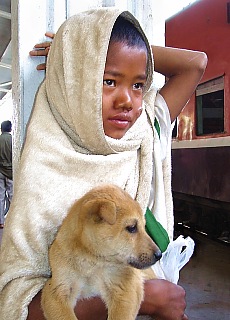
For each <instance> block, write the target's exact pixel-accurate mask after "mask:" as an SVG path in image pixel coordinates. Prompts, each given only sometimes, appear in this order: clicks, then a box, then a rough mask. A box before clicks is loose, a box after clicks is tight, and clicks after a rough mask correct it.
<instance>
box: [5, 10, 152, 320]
mask: <svg viewBox="0 0 230 320" xmlns="http://www.w3.org/2000/svg"><path fill="white" fill-rule="evenodd" d="M120 14H121V12H120V11H119V10H117V9H109V8H106V9H98V10H92V11H88V12H85V13H80V14H78V15H76V16H73V17H71V18H70V19H68V20H67V21H66V22H65V23H64V24H63V25H62V26H61V27H60V29H59V30H58V32H57V34H56V36H55V39H54V41H53V44H52V47H51V50H50V53H49V58H48V63H47V74H46V79H45V80H44V81H43V83H42V84H41V86H40V88H39V90H38V93H37V96H36V99H35V105H34V109H33V112H32V115H31V119H30V122H29V125H28V130H27V136H26V141H25V145H24V149H23V152H22V156H21V162H20V170H19V172H18V174H17V179H16V181H15V188H14V197H13V202H12V204H11V208H10V212H9V214H8V217H7V221H6V226H5V229H4V235H3V239H2V248H1V261H0V268H1V275H0V305H1V319H2V320H6V319H7V320H8V319H10V320H19V319H20V320H22V319H26V317H27V306H28V304H29V302H30V301H31V300H32V298H33V296H34V295H35V294H36V293H37V292H38V291H39V290H41V288H42V287H43V285H44V282H45V281H46V279H47V277H49V276H50V269H49V263H48V247H49V245H50V243H51V242H52V241H53V239H54V237H55V234H56V232H57V229H58V227H59V226H60V224H61V222H62V220H63V218H64V217H65V215H66V213H67V211H68V209H69V207H70V206H71V204H72V203H73V202H74V201H75V199H78V198H80V197H81V196H82V195H83V194H84V193H85V192H87V191H88V190H89V189H91V188H92V187H94V186H96V185H99V184H103V183H113V184H117V185H119V186H120V187H122V188H124V189H126V190H127V191H128V192H129V193H130V194H131V196H132V197H133V198H134V199H136V200H137V201H138V202H139V203H140V205H141V207H142V209H143V213H144V212H145V209H146V207H147V205H148V201H149V195H150V189H151V180H152V163H153V144H154V141H153V124H152V121H151V119H154V101H155V93H154V92H153V91H152V90H150V86H151V82H152V74H153V62H152V57H151V50H150V47H149V45H148V42H147V39H146V38H145V35H144V34H143V31H142V30H141V28H140V26H139V24H138V22H137V21H136V19H135V18H134V17H133V16H132V15H131V14H130V13H128V12H124V13H122V15H124V17H126V18H127V19H129V20H130V21H131V22H132V23H133V24H135V26H136V27H137V28H138V29H139V30H140V32H141V33H142V34H143V37H144V39H145V41H146V45H147V49H148V66H147V70H148V73H147V74H148V77H147V84H146V93H145V94H146V101H147V97H148V105H146V108H145V104H144V105H143V110H144V111H143V112H142V115H141V116H140V117H139V118H138V120H137V121H136V123H135V124H134V125H133V127H132V128H131V129H130V130H128V132H127V133H126V134H125V136H124V137H123V138H122V139H120V140H115V139H112V138H109V137H106V136H105V134H104V130H103V123H102V84H103V73H104V67H105V61H106V54H107V49H108V44H109V39H110V34H111V30H112V27H113V24H114V22H115V20H116V19H117V17H118V16H119V15H120ZM149 104H150V105H152V106H150V105H149Z"/></svg>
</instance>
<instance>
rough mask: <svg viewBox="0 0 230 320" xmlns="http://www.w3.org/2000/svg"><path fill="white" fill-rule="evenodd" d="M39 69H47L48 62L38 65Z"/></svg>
mask: <svg viewBox="0 0 230 320" xmlns="http://www.w3.org/2000/svg"><path fill="white" fill-rule="evenodd" d="M36 69H37V70H45V69H46V64H45V63H41V64H38V65H37V68H36Z"/></svg>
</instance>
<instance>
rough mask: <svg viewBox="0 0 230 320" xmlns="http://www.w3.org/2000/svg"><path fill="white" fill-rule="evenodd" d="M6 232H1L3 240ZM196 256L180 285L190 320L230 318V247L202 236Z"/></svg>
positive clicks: (198, 238)
mask: <svg viewBox="0 0 230 320" xmlns="http://www.w3.org/2000/svg"><path fill="white" fill-rule="evenodd" d="M2 232H3V230H2V229H0V241H1V238H2ZM187 235H190V236H191V237H192V238H193V239H194V240H195V243H196V247H195V251H194V255H193V257H192V258H191V260H190V261H189V263H188V264H187V265H186V266H185V267H184V268H183V269H182V270H181V273H180V281H179V284H180V285H181V286H182V287H184V288H185V290H186V292H187V310H186V314H187V315H188V316H189V320H229V319H230V247H229V246H226V245H223V244H221V243H217V242H214V241H212V240H209V239H207V238H205V237H203V236H200V235H192V234H187Z"/></svg>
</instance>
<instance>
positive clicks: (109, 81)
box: [103, 79, 115, 87]
mask: <svg viewBox="0 0 230 320" xmlns="http://www.w3.org/2000/svg"><path fill="white" fill-rule="evenodd" d="M103 84H104V85H105V86H108V87H115V81H114V80H110V79H108V80H103Z"/></svg>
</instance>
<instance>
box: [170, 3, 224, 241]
mask: <svg viewBox="0 0 230 320" xmlns="http://www.w3.org/2000/svg"><path fill="white" fill-rule="evenodd" d="M229 39H230V2H229V1H226V0H200V1H196V2H195V3H194V4H192V5H190V6H189V7H187V8H186V9H184V10H183V11H181V12H180V13H179V14H177V15H175V16H173V17H172V18H171V19H169V20H168V21H166V45H167V46H173V47H181V48H187V49H193V50H201V51H204V52H206V53H207V55H208V58H209V62H208V67H207V70H206V72H205V74H204V77H203V79H202V80H201V83H200V85H199V86H198V87H197V89H196V93H195V94H194V96H193V97H192V99H191V101H190V102H189V103H188V105H187V106H186V107H185V109H184V110H183V112H182V113H181V115H180V116H179V117H178V120H177V126H176V128H175V130H174V133H173V136H174V138H173V147H172V156H173V181H172V183H173V197H174V206H175V217H176V220H177V221H179V222H182V223H183V224H184V225H187V226H190V227H194V228H195V229H196V230H199V231H201V232H204V233H206V234H208V235H210V236H212V237H215V238H217V239H219V240H222V241H226V242H230V235H229V234H230V59H229V53H230V41H229Z"/></svg>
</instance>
